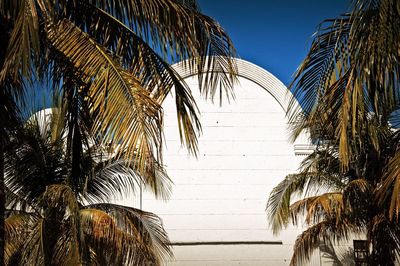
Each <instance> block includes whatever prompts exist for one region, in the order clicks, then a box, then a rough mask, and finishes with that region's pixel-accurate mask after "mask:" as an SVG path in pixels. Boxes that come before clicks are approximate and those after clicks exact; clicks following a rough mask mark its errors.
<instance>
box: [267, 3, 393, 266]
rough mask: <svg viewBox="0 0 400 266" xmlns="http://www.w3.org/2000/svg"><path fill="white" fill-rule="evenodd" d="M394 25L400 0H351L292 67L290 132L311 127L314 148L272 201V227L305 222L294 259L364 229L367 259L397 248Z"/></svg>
mask: <svg viewBox="0 0 400 266" xmlns="http://www.w3.org/2000/svg"><path fill="white" fill-rule="evenodd" d="M399 26H400V6H399V3H398V1H394V0H357V1H354V2H353V5H352V10H351V12H349V13H346V14H344V15H342V16H340V17H338V18H336V19H332V20H327V21H326V22H325V23H324V24H322V26H321V27H320V29H319V31H318V32H317V34H316V37H315V39H314V41H313V44H312V46H311V49H310V51H309V54H308V55H307V57H306V59H305V60H304V62H303V63H302V65H301V66H300V67H299V69H298V72H297V74H296V77H295V80H294V81H293V83H292V86H293V88H294V89H293V92H294V94H295V96H296V98H297V99H298V100H299V101H300V105H301V108H302V109H303V110H299V108H296V105H295V104H292V105H291V106H290V108H289V110H288V114H289V119H290V123H291V125H292V126H293V136H294V138H296V137H297V136H298V135H299V134H300V133H301V132H303V131H307V132H308V133H309V134H310V137H311V140H312V141H313V142H314V143H316V144H317V148H316V151H315V152H314V153H313V154H312V155H310V156H309V157H308V158H307V159H306V160H305V161H304V163H303V166H302V168H301V171H300V173H298V174H294V175H289V176H288V177H286V179H285V180H284V181H282V182H281V183H280V184H279V185H278V186H277V187H276V188H275V189H274V190H273V192H272V193H271V195H270V198H269V202H268V210H269V213H270V220H271V223H272V225H273V228H274V231H275V232H277V231H279V230H280V229H281V228H282V226H285V225H286V224H288V223H289V222H291V221H292V222H294V223H295V224H297V222H298V220H299V219H302V217H303V218H305V220H306V223H307V224H308V225H309V226H310V227H309V228H308V229H307V230H306V231H305V232H303V234H301V235H300V236H299V238H298V240H297V241H296V244H295V250H294V256H293V258H292V264H295V263H298V262H300V261H304V260H305V259H307V258H308V257H309V255H310V253H311V251H312V250H313V249H314V248H315V247H316V245H317V243H318V242H319V241H320V240H321V239H322V240H325V241H326V240H327V239H332V240H334V241H339V240H341V239H347V238H348V237H350V235H351V234H352V233H360V232H361V233H364V234H365V235H366V236H367V241H368V243H369V244H370V247H371V250H372V251H371V254H370V259H371V261H370V263H371V265H393V263H394V261H395V259H396V256H397V257H398V256H399V252H400V241H399V236H400V234H399V226H398V218H399V211H400V196H399V195H400V194H399V192H400V175H399V170H398V165H399V163H400V152H399V133H398V132H397V130H396V129H394V128H392V125H393V124H394V122H396V121H397V120H398V119H399V116H398V113H397V112H396V110H397V109H398V108H399V104H400V98H399V96H400V93H399V92H400V91H399V83H398V80H399V70H400V68H399V66H400V65H399V62H400V61H399V60H400V49H399V48H400V27H399ZM317 188H319V189H317ZM293 196H295V198H294V197H293ZM296 200H298V201H296ZM303 214H305V217H304V216H302V215H303Z"/></svg>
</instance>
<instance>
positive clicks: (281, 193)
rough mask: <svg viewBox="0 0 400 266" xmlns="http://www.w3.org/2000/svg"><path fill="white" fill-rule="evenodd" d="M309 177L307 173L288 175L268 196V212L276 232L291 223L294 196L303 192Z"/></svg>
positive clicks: (273, 229)
mask: <svg viewBox="0 0 400 266" xmlns="http://www.w3.org/2000/svg"><path fill="white" fill-rule="evenodd" d="M309 178H310V176H309V175H306V174H294V175H288V176H286V178H285V179H284V180H283V181H282V182H281V183H279V184H278V185H277V186H276V187H275V188H274V189H273V190H272V192H271V194H270V196H269V198H268V203H267V212H268V217H269V220H270V224H271V226H272V231H273V232H274V234H277V233H278V232H279V231H280V230H281V229H282V228H284V227H285V226H287V224H288V223H289V218H290V209H289V206H290V204H291V199H292V196H293V194H295V193H297V194H301V193H302V192H303V190H304V187H305V186H306V184H307V182H308V181H309Z"/></svg>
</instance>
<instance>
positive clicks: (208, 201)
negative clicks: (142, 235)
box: [130, 60, 304, 265]
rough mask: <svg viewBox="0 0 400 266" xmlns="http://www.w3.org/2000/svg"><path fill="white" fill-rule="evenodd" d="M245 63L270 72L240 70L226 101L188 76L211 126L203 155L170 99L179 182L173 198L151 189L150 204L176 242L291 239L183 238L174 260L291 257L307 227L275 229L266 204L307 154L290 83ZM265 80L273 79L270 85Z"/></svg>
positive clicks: (170, 163) (251, 261)
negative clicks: (290, 124) (207, 97)
mask: <svg viewBox="0 0 400 266" xmlns="http://www.w3.org/2000/svg"><path fill="white" fill-rule="evenodd" d="M239 63H240V64H239V73H245V72H246V71H247V70H248V69H247V70H246V69H244V68H246V67H253V69H252V71H250V72H249V71H247V72H249V73H247V72H246V73H247V74H251V75H252V76H260V75H261V74H262V75H264V76H265V77H267V78H265V77H264V78H263V79H262V80H264V81H263V82H264V83H262V81H261V83H260V81H257V82H255V81H253V80H249V79H248V77H247V78H246V77H240V78H239V81H240V85H238V86H236V87H235V95H236V100H235V101H232V102H231V103H230V104H227V103H225V104H223V106H222V107H220V106H219V105H218V104H212V103H211V102H210V101H208V102H207V101H204V100H202V99H201V97H200V96H199V93H198V83H197V79H196V78H193V77H189V78H187V79H186V81H187V82H188V84H189V85H190V87H191V88H192V90H193V95H194V97H195V99H196V100H197V104H198V106H199V109H200V112H201V122H202V126H203V135H202V136H201V137H200V138H199V155H198V158H197V159H196V158H193V157H190V156H188V155H187V151H186V150H185V149H184V148H182V147H181V145H180V143H179V133H178V128H177V122H176V114H175V109H174V101H173V98H172V97H170V98H168V99H167V100H166V102H165V105H163V106H164V111H165V137H166V146H167V147H166V149H165V151H164V163H165V165H166V169H167V171H168V173H169V175H170V177H171V178H172V180H173V182H174V184H175V185H174V187H173V193H172V197H171V199H170V200H169V201H168V202H161V201H156V200H155V199H154V198H153V197H152V196H151V195H150V194H147V193H145V194H144V196H143V209H144V210H146V211H151V212H154V213H156V214H158V215H159V216H160V217H162V219H163V222H164V225H165V228H166V230H167V232H168V234H169V237H170V239H171V241H172V242H196V241H199V242H204V241H206V242H207V241H282V243H283V244H282V245H226V246H223V245H222V246H184V247H182V246H176V247H174V254H175V260H174V261H171V262H170V264H171V265H288V263H289V261H290V257H291V253H292V246H293V244H294V241H295V238H296V236H297V235H298V234H299V233H300V230H299V229H293V228H289V229H287V230H285V231H283V232H282V233H281V234H280V235H279V236H277V237H276V236H273V235H272V232H271V230H270V229H269V228H268V223H267V214H266V212H265V207H266V202H267V199H268V195H269V193H270V191H271V189H272V188H273V187H274V186H275V185H276V184H278V182H279V181H281V180H282V179H283V178H284V177H285V175H287V174H289V173H293V172H295V171H296V170H297V168H298V166H299V162H300V161H301V160H302V158H303V157H301V156H295V152H294V145H293V144H292V143H290V142H289V141H288V139H289V134H288V130H287V124H286V117H285V112H284V110H283V107H282V106H286V105H287V100H285V98H284V96H285V95H283V94H284V93H286V91H287V90H286V88H285V87H284V85H283V84H282V83H280V82H279V81H278V80H277V79H276V78H274V77H273V76H272V75H271V74H269V73H268V72H266V71H264V70H261V69H260V68H258V67H257V69H256V70H257V71H259V72H260V73H261V74H260V73H258V74H257V73H256V71H254V67H255V66H254V65H252V64H250V63H247V62H245V61H242V60H241V61H239ZM256 74H257V75H256ZM244 76H246V75H244ZM261 85H263V86H264V88H263V87H262V86H261ZM265 86H269V87H267V89H268V90H269V92H268V91H267V90H266V88H265ZM271 92H272V94H271ZM273 95H274V96H273ZM278 100H279V102H278ZM303 144H304V143H303ZM130 202H132V201H130Z"/></svg>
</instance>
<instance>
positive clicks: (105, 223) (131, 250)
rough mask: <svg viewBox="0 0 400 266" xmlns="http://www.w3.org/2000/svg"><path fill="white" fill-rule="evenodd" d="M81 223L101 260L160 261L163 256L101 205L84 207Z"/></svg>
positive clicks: (139, 262) (125, 262) (124, 261)
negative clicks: (128, 229) (128, 231)
mask: <svg viewBox="0 0 400 266" xmlns="http://www.w3.org/2000/svg"><path fill="white" fill-rule="evenodd" d="M80 213H81V225H82V228H83V232H84V234H85V238H86V239H87V243H88V244H89V245H90V247H91V248H92V249H93V250H94V251H95V253H96V255H97V258H96V259H97V260H98V261H101V263H103V264H104V263H105V264H107V263H111V262H118V264H131V265H143V264H149V263H150V264H156V265H158V264H159V263H160V261H159V258H158V257H157V256H156V254H155V253H154V250H152V249H151V248H150V247H149V245H146V244H145V243H144V241H143V239H140V238H137V235H134V234H130V233H127V232H125V231H123V230H121V229H120V228H119V227H118V226H117V224H116V223H115V221H114V219H113V218H112V217H111V216H110V215H108V214H107V213H106V212H104V211H101V210H99V209H84V210H82V211H81V212H80Z"/></svg>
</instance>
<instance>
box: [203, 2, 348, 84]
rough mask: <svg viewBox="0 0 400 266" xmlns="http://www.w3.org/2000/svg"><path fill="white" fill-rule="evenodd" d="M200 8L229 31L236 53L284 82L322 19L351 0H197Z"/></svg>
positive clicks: (289, 80) (285, 82)
mask: <svg viewBox="0 0 400 266" xmlns="http://www.w3.org/2000/svg"><path fill="white" fill-rule="evenodd" d="M198 3H199V4H200V7H201V10H202V12H203V13H205V14H206V15H209V16H211V17H213V18H215V19H216V20H217V21H218V22H219V23H220V24H221V25H222V26H223V27H224V28H225V30H226V31H227V32H228V34H229V35H230V37H231V38H232V40H233V43H234V45H235V47H236V49H237V52H238V54H239V57H240V58H242V59H245V60H248V61H250V62H253V63H255V64H256V65H259V66H261V67H263V68H265V69H266V70H268V71H269V72H271V73H272V74H274V75H275V76H276V77H277V78H279V79H280V80H281V81H282V82H283V83H284V84H285V85H288V84H289V83H290V82H291V79H292V75H293V73H294V72H295V70H296V68H297V67H298V65H299V64H300V63H301V61H302V59H303V58H304V57H305V55H306V54H307V50H308V48H309V47H310V45H311V40H312V34H313V33H314V32H315V31H316V29H317V26H318V24H319V23H320V22H322V21H323V20H324V19H328V18H334V17H336V16H338V15H340V14H342V13H344V12H345V11H347V10H348V8H349V5H350V3H351V0H303V1H301V0H298V1H294V0H247V1H233V0H198Z"/></svg>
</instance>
